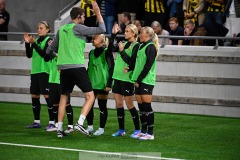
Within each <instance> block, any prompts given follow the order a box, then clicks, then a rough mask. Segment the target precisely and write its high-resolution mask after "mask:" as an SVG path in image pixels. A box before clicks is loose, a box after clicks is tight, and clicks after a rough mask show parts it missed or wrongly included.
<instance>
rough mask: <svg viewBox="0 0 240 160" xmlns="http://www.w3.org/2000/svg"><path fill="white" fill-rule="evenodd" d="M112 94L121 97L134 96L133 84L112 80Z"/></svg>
mask: <svg viewBox="0 0 240 160" xmlns="http://www.w3.org/2000/svg"><path fill="white" fill-rule="evenodd" d="M112 92H113V93H115V94H120V95H123V96H132V95H133V94H134V83H130V82H124V81H120V80H116V79H114V84H113V88H112Z"/></svg>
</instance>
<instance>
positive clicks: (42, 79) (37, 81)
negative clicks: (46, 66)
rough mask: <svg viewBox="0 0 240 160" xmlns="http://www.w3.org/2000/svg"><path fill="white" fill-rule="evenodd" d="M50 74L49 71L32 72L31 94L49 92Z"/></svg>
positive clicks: (45, 93) (46, 93)
mask: <svg viewBox="0 0 240 160" xmlns="http://www.w3.org/2000/svg"><path fill="white" fill-rule="evenodd" d="M48 79H49V74H47V73H36V74H31V84H30V93H31V94H36V95H39V94H42V95H48V94H49V86H48Z"/></svg>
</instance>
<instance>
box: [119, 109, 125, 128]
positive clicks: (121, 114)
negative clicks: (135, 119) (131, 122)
mask: <svg viewBox="0 0 240 160" xmlns="http://www.w3.org/2000/svg"><path fill="white" fill-rule="evenodd" d="M117 117H118V125H119V129H122V130H124V117H125V113H124V108H123V107H122V108H117Z"/></svg>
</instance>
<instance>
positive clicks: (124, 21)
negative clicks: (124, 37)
mask: <svg viewBox="0 0 240 160" xmlns="http://www.w3.org/2000/svg"><path fill="white" fill-rule="evenodd" d="M131 23H132V22H131V15H130V13H129V12H123V13H122V15H121V16H120V24H119V25H120V29H121V30H120V31H119V34H124V32H125V28H126V26H127V25H129V24H131Z"/></svg>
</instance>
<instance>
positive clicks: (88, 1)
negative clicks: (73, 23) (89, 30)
mask: <svg viewBox="0 0 240 160" xmlns="http://www.w3.org/2000/svg"><path fill="white" fill-rule="evenodd" d="M92 1H96V0H81V5H80V8H82V9H84V10H85V17H91V16H95V14H94V13H93V11H92Z"/></svg>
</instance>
